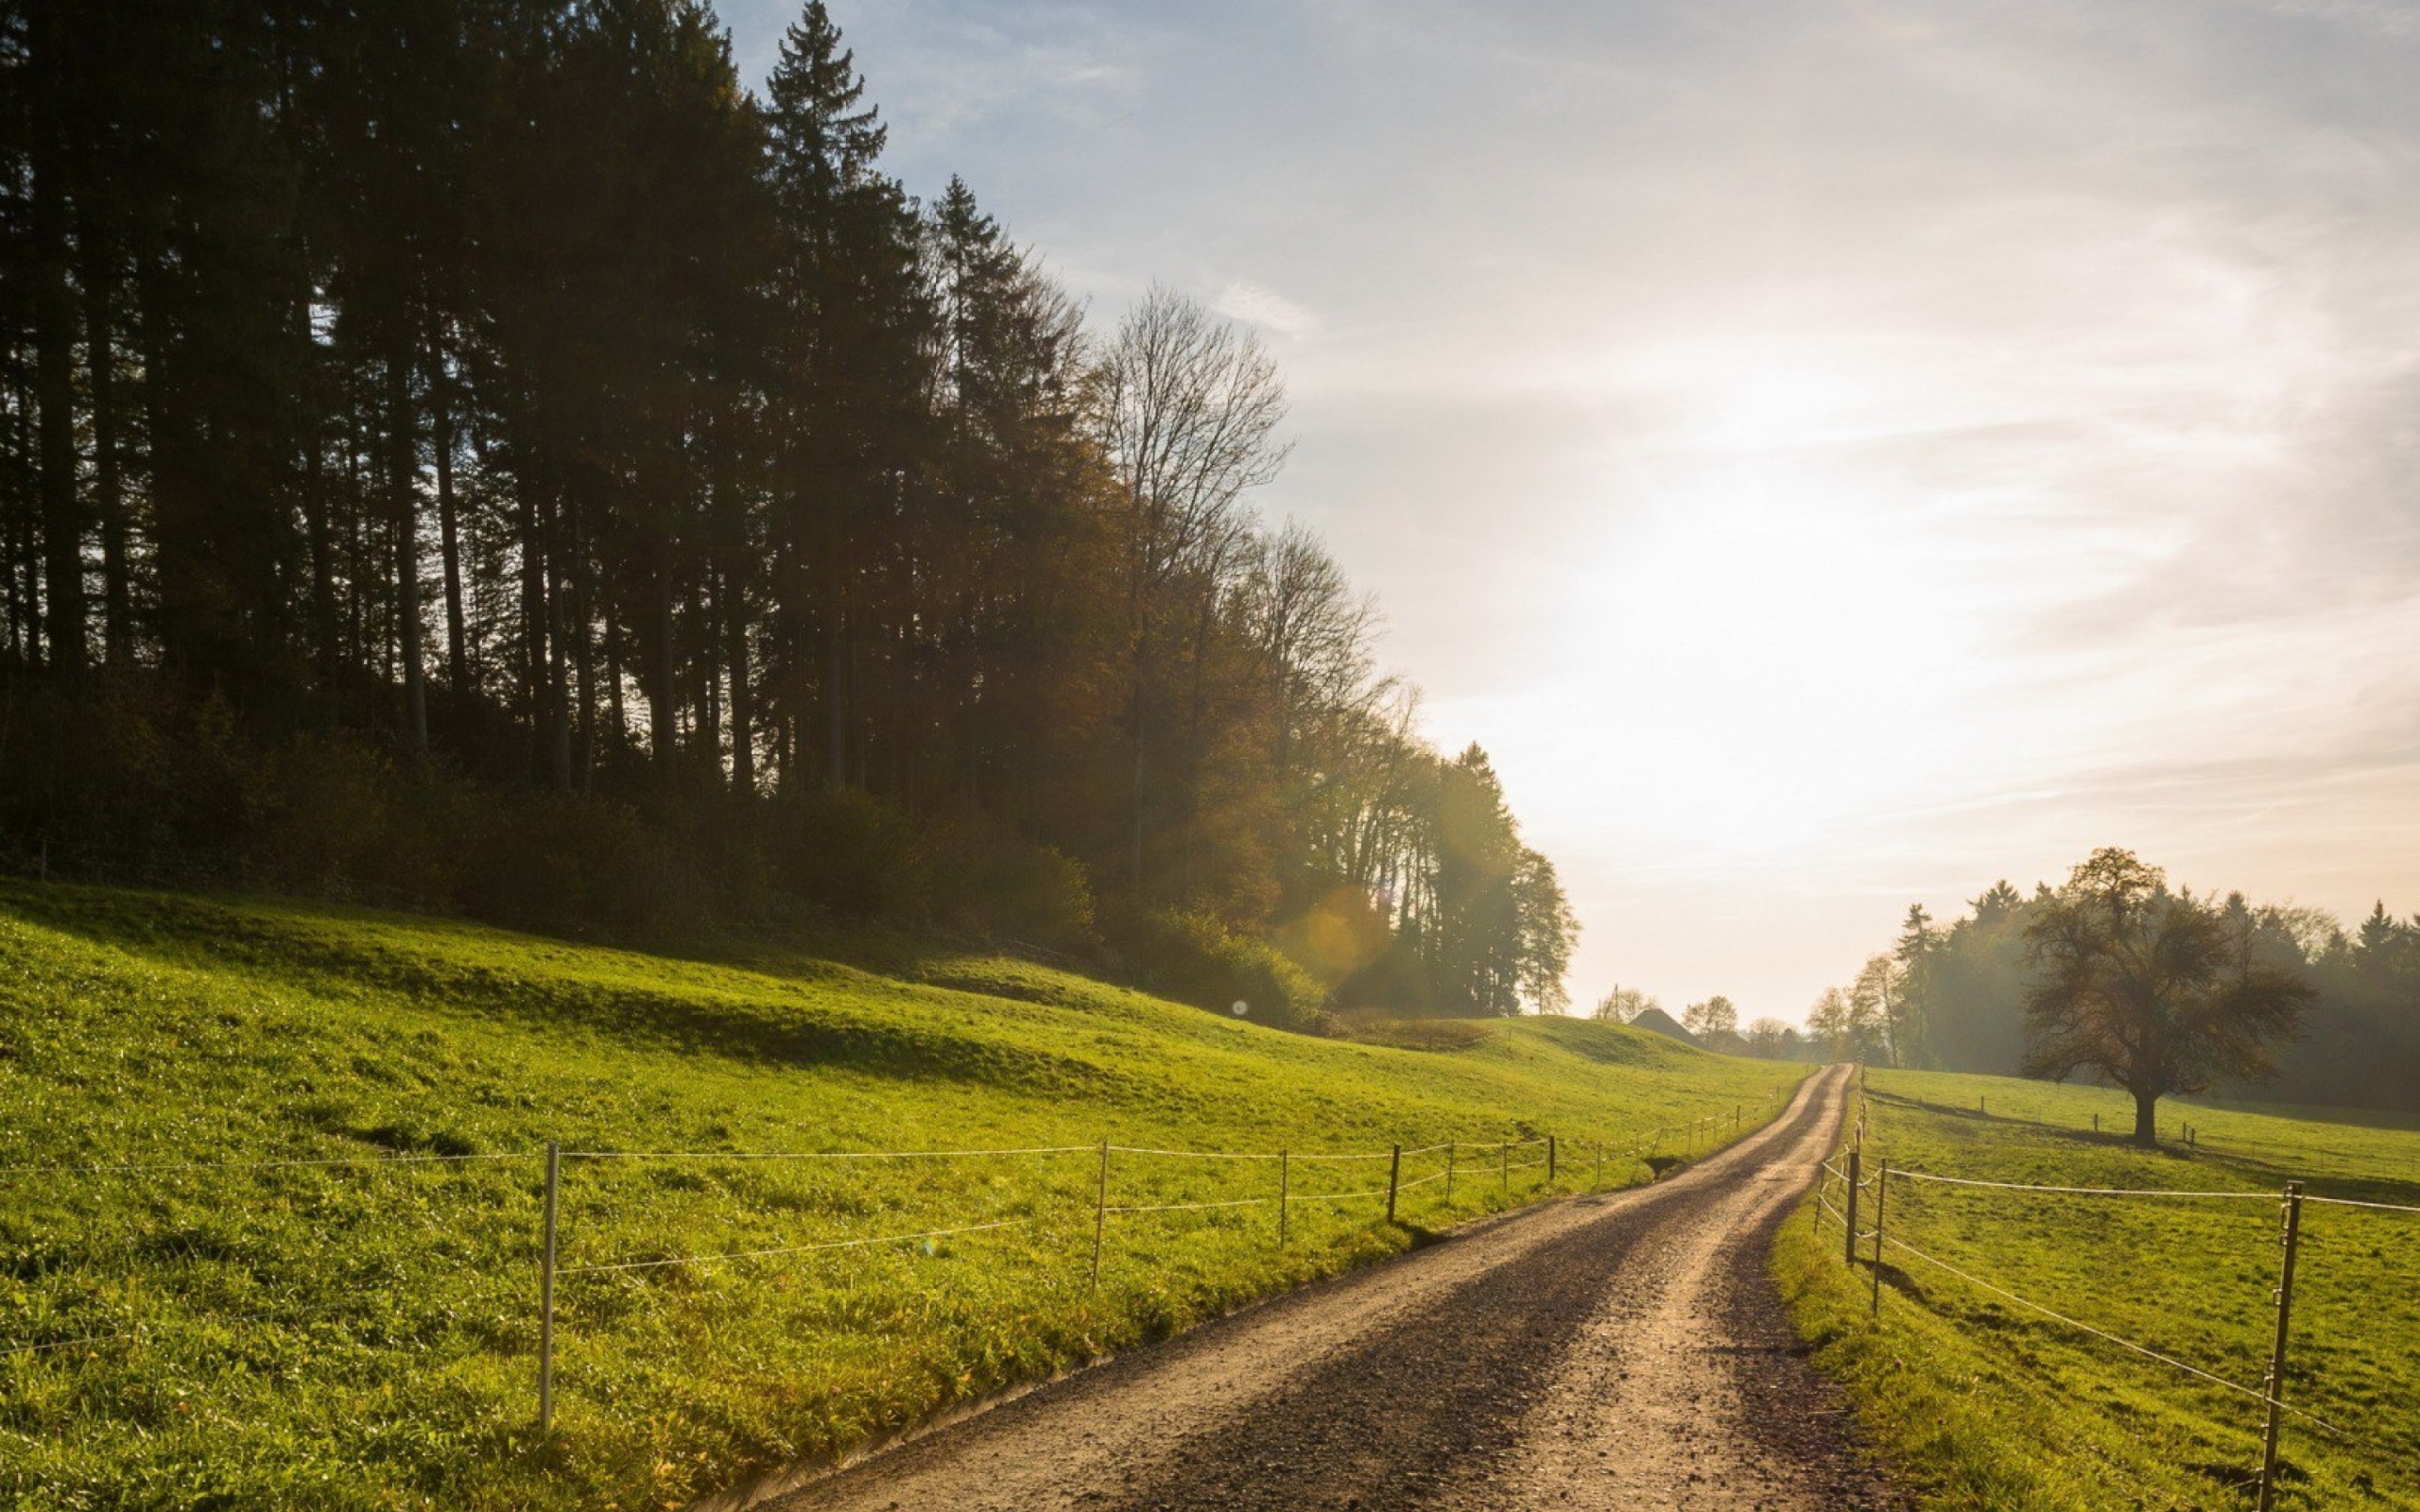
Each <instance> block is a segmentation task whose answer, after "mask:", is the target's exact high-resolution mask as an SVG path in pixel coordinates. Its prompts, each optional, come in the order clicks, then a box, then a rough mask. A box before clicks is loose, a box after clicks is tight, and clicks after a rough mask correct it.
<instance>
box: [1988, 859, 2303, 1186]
mask: <svg viewBox="0 0 2420 1512" xmlns="http://www.w3.org/2000/svg"><path fill="white" fill-rule="evenodd" d="M2027 933H2028V938H2029V939H2030V941H2031V945H2032V949H2033V953H2034V957H2035V960H2036V962H2037V965H2038V968H2039V971H2040V974H2039V977H2038V979H2037V980H2036V982H2035V984H2034V986H2033V988H2032V989H2031V992H2030V993H2029V994H2028V995H2027V999H2026V1005H2025V1013H2026V1027H2027V1030H2028V1033H2029V1036H2030V1044H2029V1047H2028V1050H2027V1054H2026V1061H2025V1069H2026V1072H2027V1074H2030V1075H2036V1076H2052V1077H2058V1078H2061V1079H2064V1078H2066V1077H2067V1076H2071V1075H2074V1074H2078V1073H2083V1074H2089V1075H2091V1076H2093V1077H2095V1078H2097V1079H2099V1080H2100V1081H2103V1082H2106V1083H2108V1084H2110V1085H2112V1086H2116V1087H2119V1088H2122V1089H2124V1090H2125V1091H2126V1092H2127V1093H2128V1094H2130V1095H2131V1096H2132V1097H2133V1098H2134V1099H2135V1135H2134V1137H2135V1143H2137V1144H2141V1145H2144V1146H2146V1147H2150V1146H2153V1145H2155V1144H2156V1143H2158V1124H2157V1108H2158V1104H2159V1100H2160V1099H2161V1098H2162V1097H2165V1096H2168V1095H2169V1094H2170V1093H2175V1092H2183V1093H2193V1092H2200V1091H2208V1090H2209V1089H2210V1088H2211V1087H2213V1086H2215V1085H2217V1084H2218V1083H2220V1082H2221V1081H2249V1080H2257V1079H2259V1078H2261V1077H2262V1076H2265V1075H2267V1074H2269V1073H2270V1072H2271V1071H2272V1070H2273V1067H2274V1064H2275V1047H2276V1045H2277V1044H2278V1042H2279V1041H2280V1040H2283V1039H2284V1038H2285V1037H2287V1036H2289V1035H2290V1034H2291V1033H2292V1032H2293V1030H2294V1026H2295V1023H2296V1022H2297V1020H2298V1019H2299V1018H2300V1017H2301V1014H2302V1012H2303V1010H2304V1008H2305V1007H2306V1006H2307V1005H2308V1004H2309V1002H2310V1001H2311V999H2312V997H2313V996H2314V993H2313V990H2312V988H2311V987H2310V986H2309V985H2308V983H2306V982H2304V981H2303V980H2302V979H2301V978H2300V977H2299V976H2298V975H2296V974H2295V973H2292V972H2290V971H2285V970H2282V969H2280V968H2278V967H2276V966H2274V965H2272V964H2270V963H2269V962H2267V961H2264V960H2261V959H2258V958H2257V957H2256V955H2255V954H2254V953H2253V951H2252V936H2251V935H2250V933H2249V932H2248V931H2243V930H2230V929H2229V928H2228V927H2227V921H2226V915H2225V913H2224V912H2223V911H2222V910H2221V909H2220V908H2217V907H2213V906H2212V905H2211V904H2209V903H2207V902H2204V901H2203V900H2201V899H2198V898H2195V897H2193V896H2192V895H2191V894H2190V893H2188V892H2171V891H2170V890H2169V886H2168V883H2167V879H2166V877H2165V876H2164V875H2163V874H2162V873H2161V872H2160V870H2159V869H2158V868H2155V867H2151V866H2147V865H2145V864H2144V863H2143V862H2142V861H2141V860H2139V859H2137V858H2136V857H2135V855H2134V853H2133V852H2131V851H2120V850H2115V849H2108V850H2101V851H2094V852H2093V854H2092V855H2091V856H2090V857H2089V858H2087V859H2086V860H2085V861H2084V862H2083V864H2082V865H2080V866H2078V867H2077V868H2075V870H2074V872H2073V873H2072V874H2070V875H2069V877H2068V879H2067V883H2066V886H2064V887H2062V888H2060V889H2059V890H2058V891H2057V893H2056V894H2054V895H2053V896H2052V897H2051V898H2050V900H2049V901H2048V903H2047V904H2046V905H2045V906H2044V907H2043V908H2042V909H2041V910H2040V912H2039V915H2038V916H2037V917H2036V919H2034V921H2033V923H2032V925H2031V928H2030V929H2029V930H2028V932H2027Z"/></svg>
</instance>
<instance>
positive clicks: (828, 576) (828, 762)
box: [823, 519, 849, 790]
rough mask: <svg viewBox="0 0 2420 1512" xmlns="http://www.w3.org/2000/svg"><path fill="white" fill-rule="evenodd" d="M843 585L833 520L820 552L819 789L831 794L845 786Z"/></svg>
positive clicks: (837, 533) (846, 715)
mask: <svg viewBox="0 0 2420 1512" xmlns="http://www.w3.org/2000/svg"><path fill="white" fill-rule="evenodd" d="M847 581H848V575H847V574H846V573H845V572H844V571H843V570H842V567H841V562H840V525H839V522H838V520H837V519H836V520H834V522H833V523H832V525H831V527H830V529H829V531H828V532H827V533H826V536H825V540H824V548H823V785H824V786H825V787H827V788H831V789H834V790H838V789H839V788H843V787H846V786H848V785H849V713H848V699H847V695H846V692H845V689H844V684H845V682H846V679H847V672H848V646H847V644H846V640H845V636H846V634H847V631H846V629H845V627H844V626H843V624H842V610H841V597H842V593H843V590H844V588H845V586H846V584H847Z"/></svg>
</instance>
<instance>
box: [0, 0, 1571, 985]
mask: <svg viewBox="0 0 2420 1512" xmlns="http://www.w3.org/2000/svg"><path fill="white" fill-rule="evenodd" d="M883 147H884V129H883V128H882V127H881V125H880V124H879V123H878V121H877V118H876V113H875V112H874V110H873V107H872V106H871V105H870V104H868V103H867V102H866V101H865V99H864V97H863V81H862V80H861V79H860V78H859V77H858V76H857V74H856V69H855V66H854V63H853V61H852V60H851V56H850V54H849V53H848V52H847V51H846V50H845V49H844V47H843V46H842V44H841V40H840V37H839V35H838V31H837V29H836V28H835V27H834V26H833V24H832V22H831V20H830V18H829V17H828V15H827V14H826V13H825V10H824V8H823V7H822V6H821V4H810V5H808V6H807V7H806V9H805V11H804V15H803V16H802V18H801V19H800V21H799V22H798V24H797V25H796V26H793V27H791V28H790V29H789V31H788V33H787V37H786V39H785V41H784V43H783V45H782V48H781V53H780V60H779V62H778V64H777V66H776V67H775V69H774V71H773V73H772V76H771V77H770V79H769V83H768V85H767V87H766V89H765V91H764V92H763V94H761V95H759V94H756V93H754V92H752V91H751V90H750V89H748V88H747V87H745V86H744V85H743V82H742V81H741V79H740V78H739V77H737V75H736V73H735V68H734V64H733V60H732V56H731V49H730V45H729V41H728V38H727V36H726V34H725V33H724V32H723V31H722V29H721V28H720V26H719V25H718V24H717V21H716V20H715V18H714V16H713V14H712V12H711V11H710V10H709V9H707V8H706V7H704V6H703V5H700V4H693V3H687V0H583V3H578V4H574V3H567V0H410V3H407V4H402V5H394V6H373V7H363V6H356V5H346V4H341V3H337V0H274V3H262V0H252V3H249V4H247V3H243V0H194V3H191V4H182V5H177V6H169V7H157V6H138V5H134V4H130V3H120V0H0V258H5V264H4V265H0V266H5V271H6V277H5V280H0V362H4V363H5V368H0V558H4V561H0V565H5V596H6V604H5V627H0V847H5V848H6V849H8V850H9V851H14V852H16V853H17V854H18V855H19V856H20V857H21V858H22V857H29V856H31V855H33V854H34V853H35V852H37V851H42V850H43V849H45V848H46V849H47V850H48V851H49V853H50V855H51V857H52V860H53V862H54V863H55V864H57V865H59V866H62V867H64V866H69V865H78V866H81V867H82V868H84V869H86V870H109V869H111V868H115V869H116V870H117V871H118V872H119V873H122V874H140V873H142V872H144V870H145V869H146V868H154V869H156V868H159V867H161V866H164V865H167V864H169V862H170V860H173V863H174V865H176V866H178V867H199V868H203V869H208V868H210V867H212V866H214V865H222V866H223V867H224V868H227V869H228V870H229V871H230V872H231V874H233V875H239V876H251V877H264V878H285V879H290V880H294V881H295V882H296V883H297V885H302V886H304V887H309V888H315V889H320V890H327V889H335V890H346V889H351V890H354V891H356V892H358V893H361V894H363V895H367V896H377V897H391V898H395V899H397V900H399V901H405V902H415V903H418V904H420V905H423V906H434V907H441V908H454V909H459V910H463V911H468V912H472V913H475V914H481V915H484V916H487V917H493V918H502V919H512V920H514V921H521V922H536V923H541V924H544V925H546V926H548V927H559V928H567V929H603V930H607V931H610V932H613V933H616V934H622V935H645V934H648V933H660V932H665V931H670V930H676V929H680V928H687V927H693V926H698V925H701V924H702V925H712V924H717V923H723V922H729V921H733V920H744V919H757V918H762V917H768V916H770V917H781V916H782V915H783V912H784V910H786V909H787V908H790V907H791V906H793V905H802V906H805V907H808V908H810V909H813V910H817V911H821V912H822V913H825V914H852V915H860V916H869V915H870V916H876V917H884V918H910V919H920V920H924V921H928V922H932V923H937V924H943V925H950V926H954V927H959V928H965V929H972V930H987V931H994V932H997V933H1001V934H1013V935H1016V936H1020V937H1030V938H1033V939H1034V940H1036V941H1037V942H1040V943H1047V944H1051V945H1055V946H1063V947H1075V948H1089V947H1090V946H1091V945H1092V943H1093V942H1095V941H1096V940H1097V939H1098V935H1097V934H1096V930H1097V928H1098V929H1100V930H1103V931H1105V932H1106V933H1107V935H1108V936H1109V937H1110V939H1111V941H1112V943H1113V944H1114V945H1115V946H1116V947H1117V948H1119V949H1120V950H1122V951H1124V952H1125V953H1127V954H1129V955H1131V956H1133V957H1134V958H1136V959H1137V960H1140V961H1144V962H1146V963H1149V962H1150V961H1154V960H1156V961H1159V962H1160V963H1161V965H1160V966H1157V967H1154V968H1153V970H1157V971H1162V972H1163V974H1165V975H1166V976H1167V979H1168V980H1169V981H1171V982H1180V981H1181V982H1183V983H1186V984H1189V985H1190V987H1189V989H1190V990H1191V991H1192V992H1193V994H1194V995H1195V996H1197V997H1200V998H1203V999H1218V1000H1219V1001H1220V1002H1221V1003H1222V1004H1223V1001H1224V997H1225V995H1226V994H1227V993H1228V992H1230V991H1231V990H1232V991H1235V992H1236V995H1241V994H1242V991H1243V988H1244V987H1246V986H1249V985H1250V984H1251V983H1253V982H1263V983H1266V982H1268V981H1272V980H1276V979H1278V978H1282V977H1285V975H1286V973H1287V971H1290V970H1292V968H1290V967H1283V966H1282V964H1272V963H1271V962H1270V961H1269V960H1267V959H1266V958H1265V953H1266V949H1267V943H1268V942H1271V941H1274V942H1275V943H1276V945H1278V946H1279V947H1282V948H1283V949H1284V950H1285V952H1286V953H1287V955H1288V957H1289V958H1290V960H1291V962H1292V963H1293V966H1294V967H1300V968H1303V969H1305V970H1307V971H1308V972H1309V973H1310V976H1311V977H1312V978H1313V979H1315V986H1314V988H1312V989H1310V990H1308V991H1304V990H1301V989H1300V988H1301V984H1300V981H1299V980H1296V981H1295V982H1294V986H1293V987H1292V988H1288V989H1287V990H1286V991H1285V992H1284V993H1283V994H1282V995H1284V996H1286V997H1287V998H1288V1000H1289V1001H1290V1002H1292V1003H1293V1004H1294V1005H1295V1007H1297V1008H1305V1007H1306V1005H1308V1004H1310V1003H1312V1002H1315V1001H1317V1000H1319V999H1320V998H1321V997H1322V996H1323V995H1329V994H1332V995H1333V996H1334V997H1336V998H1337V999H1340V1001H1342V1002H1344V1003H1347V1004H1362V1003H1366V1004H1373V1005H1380V1006H1384V1007H1388V1008H1391V1009H1395V1010H1399V1011H1414V1012H1418V1011H1437V1012H1461V1013H1506V1012H1513V1011H1517V1009H1518V1008H1519V1007H1520V1006H1521V1005H1524V1004H1529V1005H1545V1006H1554V1005H1560V1004H1561V1002H1562V988H1561V980H1562V976H1563V971H1564V964H1565V961H1566V959H1567V956H1568V954H1569V949H1570V944H1571V940H1572V936H1573V933H1574V926H1573V923H1572V920H1571V916H1570V913H1569V910H1568V908H1567V907H1566V906H1565V904H1564V897H1563V893H1562V890H1561V888H1560V887H1559V885H1558V884H1557V881H1556V878H1555V874H1554V870H1553V868H1552V867H1551V866H1550V865H1549V864H1548V863H1547V861H1546V859H1545V858H1544V857H1542V856H1540V855H1538V854H1537V853H1536V852H1535V851H1532V850H1530V848H1528V847H1527V846H1525V845H1524V844H1523V843H1522V842H1521V838H1520V835H1519V832H1518V829H1517V827H1516V826H1515V824H1514V822H1513V818H1512V816H1511V814H1510V813H1509V811H1508V810H1507V808H1506V805H1505V802H1504V799H1503V795H1502V793H1501V791H1500V789H1499V786H1498V784H1497V782H1496V779H1495V775H1494V773H1493V771H1492V770H1491V768H1490V766H1489V764H1488V761H1487V758H1486V756H1485V755H1484V753H1482V752H1481V751H1480V750H1478V747H1472V748H1471V749H1469V750H1466V751H1464V752H1463V753H1462V754H1461V755H1460V756H1459V757H1453V758H1447V757H1444V756H1443V755H1441V754H1440V753H1439V752H1437V751H1435V750H1433V749H1431V748H1430V747H1427V746H1426V744H1425V743H1424V742H1423V741H1422V740H1421V738H1420V737H1419V736H1418V734H1417V733H1416V732H1415V730H1414V726H1413V719H1412V713H1413V698H1412V696H1411V695H1410V693H1409V691H1408V690H1407V689H1406V688H1405V687H1404V686H1403V685H1401V684H1400V683H1398V682H1397V681H1395V680H1394V679H1390V678H1388V677H1386V676H1384V675H1383V674H1382V673H1381V672H1380V670H1379V669H1378V668H1377V666H1376V664H1375V662H1374V655H1373V637H1374V624H1375V614H1374V608H1373V606H1372V605H1371V604H1370V602H1369V601H1368V600H1367V599H1366V598H1364V597H1363V596H1361V595H1359V594H1358V593H1356V592H1355V591H1354V590H1353V589H1352V587H1351V586H1350V585H1349V584H1348V583H1347V581H1346V579H1345V577H1344V576H1343V575H1342V573H1341V572H1340V570H1339V569H1338V566H1337V564H1336V562H1335V561H1334V560H1333V559H1332V558H1330V556H1329V555H1328V554H1327V552H1326V551H1325V550H1324V549H1323V548H1322V545H1321V543H1320V542H1319V541H1317V540H1316V539H1315V538H1313V537H1312V536H1311V535H1310V534H1308V533H1307V532H1305V530H1303V529H1301V528H1298V527H1295V526H1291V525H1288V526H1286V527H1283V528H1271V527H1270V526H1267V525H1265V524H1263V523H1262V522H1261V521H1260V520H1259V519H1258V517H1257V516H1256V514H1255V512H1254V511H1253V508H1252V507H1251V506H1250V504H1249V502H1248V499H1249V495H1250V494H1251V491H1252V490H1253V489H1254V488H1255V487H1257V486H1259V485H1261V484H1263V483H1265V482H1267V481H1268V480H1269V479H1270V478H1271V476H1273V475H1274V473H1275V472H1276V471H1277V469H1278V467H1279V465H1280V464H1281V462H1282V460H1283V458H1284V455H1285V449H1284V446H1283V444H1282V441H1281V439H1280V438H1279V434H1278V430H1279V426H1280V423H1281V421H1282V419H1283V416H1284V412H1285V400H1284V394H1283V389H1282V386H1281V384H1280V382H1279V380H1278V376H1277V373H1276V371H1275V369H1274V366H1273V364H1272V363H1271V359H1270V357H1269V356H1268V354H1267V353H1266V352H1264V351H1263V350H1262V349H1261V347H1260V346H1259V345H1258V344H1257V343H1256V342H1255V341H1254V340H1253V337H1252V336H1250V335H1248V334H1246V333H1243V332H1241V331H1238V330H1236V329H1235V328H1232V327H1230V326H1228V325H1227V324H1225V323H1224V322H1222V321H1220V320H1219V319H1217V318H1215V317H1213V316H1211V315H1210V314H1208V313H1207V312H1205V311H1204V310H1203V309H1202V308H1201V307H1200V306H1199V305H1197V304H1195V303H1193V302H1191V301H1188V300H1186V299H1184V298H1182V297H1180V296H1177V295H1174V294H1171V293H1168V292H1167V291H1155V292H1154V293H1152V294H1151V295H1150V297H1149V298H1148V299H1146V300H1144V301H1141V303H1140V304H1139V306H1138V307H1137V308H1136V309H1135V310H1134V311H1133V312H1132V314H1131V315H1130V316H1128V317H1127V318H1125V319H1124V321H1123V322H1122V323H1121V324H1120V325H1119V326H1118V327H1117V329H1116V330H1115V332H1109V333H1097V332H1094V331H1092V330H1090V329H1088V328H1087V326H1086V324H1085V321H1084V318H1083V312H1082V310H1081V307H1080V305H1079V304H1078V303H1077V302H1076V301H1074V300H1072V299H1071V298H1070V297H1069V296H1068V295H1067V294H1065V293H1064V292H1063V291H1062V290H1061V289H1060V288H1058V287H1057V286H1056V285H1054V284H1053V283H1051V281H1050V280H1049V279H1048V278H1047V277H1046V275H1045V274H1044V272H1043V271H1042V269H1041V266H1040V265H1039V263H1038V261H1037V259H1036V258H1035V257H1034V255H1033V254H1032V253H1030V252H1029V250H1027V249H1023V248H1020V247H1018V246H1016V245H1014V244H1013V243H1012V242H1011V240H1010V239H1009V237H1008V236H1007V234H1006V233H1005V232H1003V231H1002V229H1001V228H1000V227H999V226H998V225H997V224H996V223H995V221H994V219H993V218H992V217H991V216H989V215H987V214H985V212H984V211H983V210H982V209H981V208H980V207H979V206H978V205H977V202H976V199H975V198H974V196H973V195H972V194H971V193H970V192H969V191H968V189H967V188H966V186H965V185H964V184H963V183H960V182H959V181H957V180H952V181H951V182H950V184H949V185H948V186H947V188H946V189H945V190H944V192H942V194H941V196H940V197H939V198H937V199H935V200H934V201H932V202H930V203H925V202H921V201H919V200H918V199H916V198H911V197H910V196H909V195H908V193H907V192H906V190H905V189H904V188H903V186H902V185H901V184H900V183H899V182H898V181H896V180H893V179H892V178H890V176H889V175H888V174H887V173H886V172H885V171H884V169H883V167H882V162H881V159H882V152H883ZM79 858H81V859H80V860H79ZM1097 903H1098V915H1097V912H1096V904H1097ZM1237 962H1244V963H1245V964H1247V965H1251V966H1252V967H1253V970H1252V971H1245V970H1243V969H1242V967H1239V966H1236V963H1237ZM1229 967H1233V968H1235V970H1226V968H1229ZM1262 968H1266V969H1267V970H1262ZM1253 971H1260V974H1259V975H1257V976H1255V975H1253ZM1222 972H1223V974H1222ZM1300 975H1301V973H1300V972H1299V971H1297V972H1295V977H1296V978H1298V979H1299V977H1300ZM1266 990H1270V991H1273V990H1276V989H1275V988H1266Z"/></svg>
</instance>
